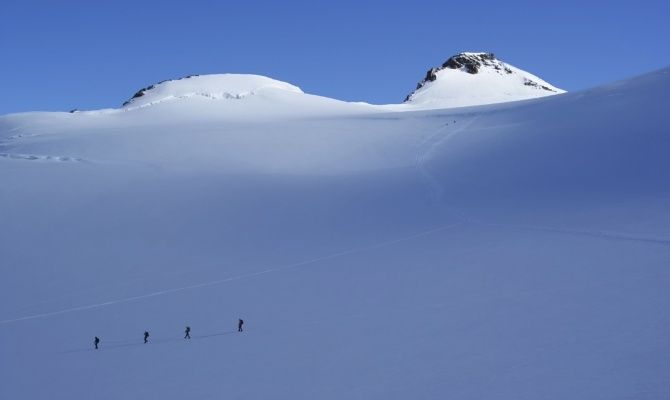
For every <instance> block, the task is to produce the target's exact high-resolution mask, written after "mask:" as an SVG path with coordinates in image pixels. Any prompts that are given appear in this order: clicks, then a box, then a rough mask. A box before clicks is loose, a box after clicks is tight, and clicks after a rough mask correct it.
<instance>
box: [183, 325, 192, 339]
mask: <svg viewBox="0 0 670 400" xmlns="http://www.w3.org/2000/svg"><path fill="white" fill-rule="evenodd" d="M184 333H185V334H186V335H184V339H190V338H191V327H190V326H187V327H186V330H185V331H184Z"/></svg>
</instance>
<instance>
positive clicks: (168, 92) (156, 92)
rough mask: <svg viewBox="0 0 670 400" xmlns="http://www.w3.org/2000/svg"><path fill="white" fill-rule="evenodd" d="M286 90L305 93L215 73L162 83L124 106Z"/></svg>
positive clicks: (274, 82) (261, 79) (260, 80)
mask: <svg viewBox="0 0 670 400" xmlns="http://www.w3.org/2000/svg"><path fill="white" fill-rule="evenodd" d="M266 90H282V91H287V92H290V93H298V94H301V93H303V91H302V90H300V88H299V87H297V86H293V85H291V84H289V83H286V82H281V81H277V80H274V79H270V78H267V77H265V76H260V75H244V74H214V75H202V76H200V75H191V76H187V77H185V78H182V79H175V80H168V81H163V82H159V83H157V84H155V85H151V86H148V87H146V88H144V89H141V90H139V91H137V93H135V94H134V95H133V97H132V98H131V99H130V100H128V101H126V102H125V103H124V104H123V106H124V107H128V108H131V107H142V106H147V105H151V104H156V103H158V102H163V101H170V100H175V99H183V98H189V97H195V96H201V97H205V98H211V99H237V100H239V99H242V98H244V97H247V96H253V95H254V94H256V93H258V92H261V91H266Z"/></svg>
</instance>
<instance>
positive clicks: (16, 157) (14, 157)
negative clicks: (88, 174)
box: [0, 153, 84, 162]
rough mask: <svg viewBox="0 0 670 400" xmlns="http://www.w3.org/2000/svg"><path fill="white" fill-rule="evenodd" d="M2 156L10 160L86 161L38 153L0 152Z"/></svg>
mask: <svg viewBox="0 0 670 400" xmlns="http://www.w3.org/2000/svg"><path fill="white" fill-rule="evenodd" d="M0 157H1V158H7V159H10V160H28V161H56V162H84V159H83V158H79V157H70V156H51V155H37V154H13V153H0Z"/></svg>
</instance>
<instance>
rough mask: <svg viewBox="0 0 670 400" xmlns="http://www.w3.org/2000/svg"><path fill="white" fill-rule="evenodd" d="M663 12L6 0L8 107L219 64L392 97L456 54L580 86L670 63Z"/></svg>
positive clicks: (351, 96)
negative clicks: (484, 57) (489, 58)
mask: <svg viewBox="0 0 670 400" xmlns="http://www.w3.org/2000/svg"><path fill="white" fill-rule="evenodd" d="M668 15H670V6H668V5H666V2H665V1H635V2H632V1H585V0H581V1H571V0H569V1H552V2H549V1H547V2H544V1H514V0H505V1H491V2H488V1H479V2H466V1H454V2H451V1H444V0H443V1H426V0H424V1H417V2H410V1H406V2H402V1H398V2H393V1H368V2H363V1H349V0H340V1H324V2H320V1H288V0H287V1H198V0H192V1H188V2H186V1H183V2H177V1H141V0H137V1H125V0H114V1H104V2H103V1H92V0H89V1H67V0H63V1H50V0H44V1H30V0H24V1H13V0H4V1H2V3H1V4H0V82H1V83H2V90H3V96H1V98H0V114H6V113H10V112H19V111H29V110H54V111H57V110H69V109H72V108H80V109H94V108H103V107H116V106H119V105H120V104H121V103H122V102H123V101H124V100H126V99H127V98H128V97H130V96H131V95H132V94H133V93H134V92H135V91H136V90H137V89H139V88H141V87H144V86H147V85H149V84H151V83H155V82H157V81H160V80H164V79H169V78H178V77H181V76H184V75H189V74H206V73H222V72H235V73H255V74H261V75H267V76H270V77H272V78H276V79H280V80H284V81H287V82H290V83H293V84H295V85H298V86H300V87H301V88H302V89H303V90H304V91H306V92H308V93H313V94H318V95H323V96H328V97H334V98H338V99H342V100H350V101H367V102H372V103H393V102H400V101H402V99H403V98H404V96H405V95H406V94H407V93H409V92H410V91H411V90H412V89H414V87H415V85H416V83H417V82H418V81H419V80H420V79H421V78H422V77H423V75H424V73H425V71H426V70H427V69H428V68H429V67H431V66H435V65H438V64H441V63H442V62H443V61H444V60H445V59H446V58H448V57H449V56H451V55H453V54H455V53H458V52H460V51H491V52H494V53H495V54H496V55H497V56H498V57H499V58H500V59H502V60H503V61H506V62H508V63H510V64H513V65H515V66H517V67H519V68H522V69H525V70H527V71H529V72H531V73H534V74H536V75H538V76H540V77H542V78H543V79H545V80H547V81H548V82H550V83H552V84H554V85H556V86H559V87H561V88H564V89H567V90H579V89H584V88H588V87H591V86H595V85H598V84H602V83H606V82H609V81H613V80H617V79H622V78H626V77H630V76H634V75H637V74H640V73H644V72H648V71H651V70H654V69H658V68H661V67H664V66H668V65H670V51H669V50H670V44H669V43H668V42H669V41H670V40H668V38H670V23H668V22H667V19H668Z"/></svg>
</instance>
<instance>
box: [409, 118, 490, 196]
mask: <svg viewBox="0 0 670 400" xmlns="http://www.w3.org/2000/svg"><path fill="white" fill-rule="evenodd" d="M478 118H479V117H478V116H474V117H471V118H470V119H468V120H466V121H465V122H462V123H461V124H458V122H452V124H451V125H449V122H447V123H446V124H445V125H444V126H442V127H441V128H439V129H437V130H436V131H435V132H434V133H433V134H432V135H429V136H428V137H427V138H426V140H424V141H423V142H422V143H421V144H420V145H419V149H418V151H417V153H416V157H415V161H414V164H415V167H416V169H417V171H419V175H420V177H421V180H422V181H423V182H424V183H425V184H426V186H427V187H428V188H429V191H430V197H431V199H432V200H434V201H439V200H440V199H441V198H442V194H443V193H444V190H443V188H442V185H440V183H439V181H438V180H437V179H435V177H434V176H433V175H432V174H431V173H430V172H429V171H428V168H427V167H426V163H427V162H428V161H429V160H430V158H431V154H432V152H433V151H434V150H435V149H436V148H437V147H438V146H440V145H442V144H443V143H445V142H447V141H448V140H449V139H452V138H453V137H454V136H456V135H457V134H459V133H460V132H462V131H464V130H465V129H467V128H468V127H470V126H471V125H472V124H473V123H474V122H475V121H476V120H477V119H478ZM451 126H457V127H456V129H454V130H451V131H447V130H448V129H449V128H450V127H451ZM444 131H447V132H446V133H445V132H444Z"/></svg>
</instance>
